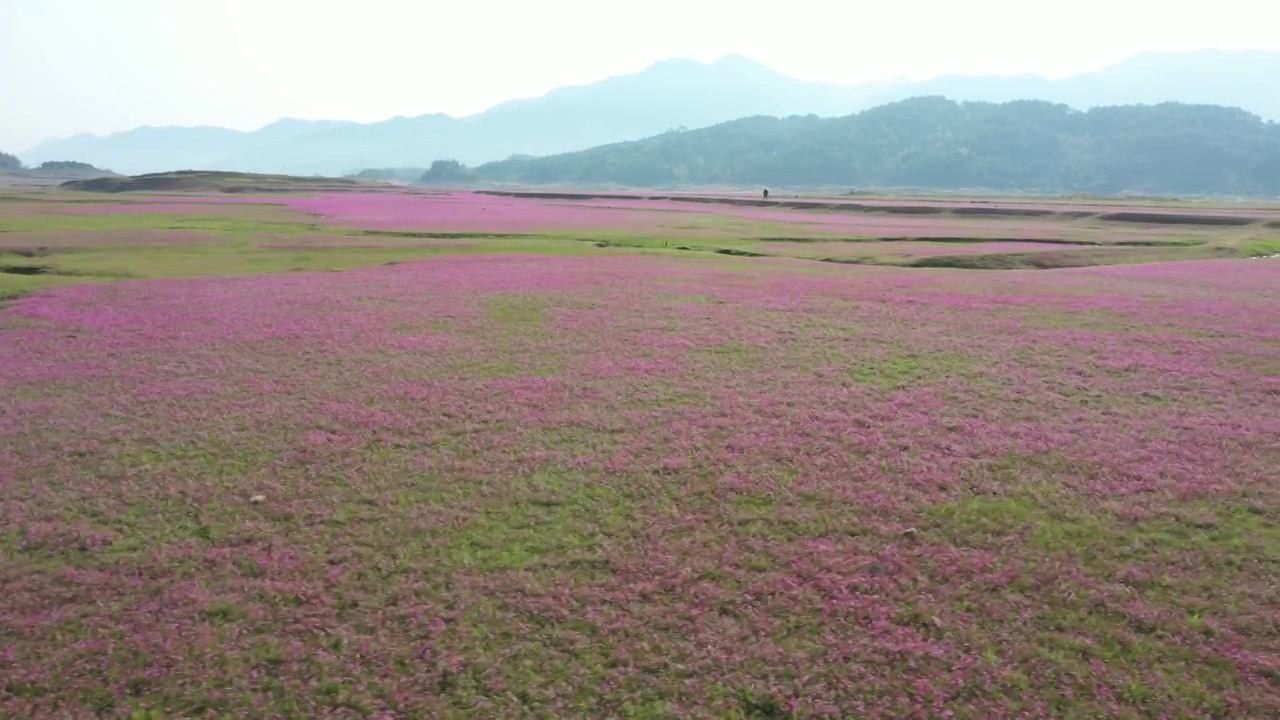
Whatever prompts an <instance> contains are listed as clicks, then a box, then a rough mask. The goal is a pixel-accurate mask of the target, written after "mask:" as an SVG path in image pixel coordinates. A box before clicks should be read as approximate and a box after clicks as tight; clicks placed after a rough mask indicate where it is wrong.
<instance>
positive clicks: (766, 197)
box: [764, 188, 769, 200]
mask: <svg viewBox="0 0 1280 720" xmlns="http://www.w3.org/2000/svg"><path fill="white" fill-rule="evenodd" d="M764 199H765V200H768V199H769V188H765V189H764Z"/></svg>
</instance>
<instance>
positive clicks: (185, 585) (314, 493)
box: [0, 194, 1280, 720]
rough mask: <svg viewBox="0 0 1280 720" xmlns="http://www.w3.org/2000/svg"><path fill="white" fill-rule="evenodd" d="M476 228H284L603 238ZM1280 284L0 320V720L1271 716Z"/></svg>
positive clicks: (321, 275) (396, 213)
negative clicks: (479, 231)
mask: <svg viewBox="0 0 1280 720" xmlns="http://www.w3.org/2000/svg"><path fill="white" fill-rule="evenodd" d="M485 202H490V201H489V200H486V201H485ZM491 202H492V204H488V205H483V206H482V209H480V210H477V209H476V207H475V204H476V201H474V200H473V199H467V200H458V201H456V202H454V201H452V200H450V201H442V200H433V201H428V200H424V199H422V198H419V197H414V196H408V195H404V196H397V195H381V196H375V195H368V196H361V195H356V194H346V195H341V194H335V195H325V196H319V197H316V198H302V199H290V200H289V203H290V204H291V205H292V206H293V207H295V208H298V209H301V210H305V211H306V212H312V213H318V214H322V215H325V216H327V217H326V219H332V221H333V222H334V223H352V224H354V226H358V227H361V228H370V229H378V228H398V227H401V226H404V225H412V226H414V227H419V226H421V224H422V223H423V220H422V217H423V216H421V215H419V213H420V212H428V213H436V214H435V215H430V217H431V220H430V223H429V225H430V227H431V229H440V230H445V229H453V230H461V229H472V230H475V229H477V228H480V227H482V228H483V229H484V230H485V231H487V232H518V231H525V230H529V229H530V228H551V227H555V228H557V229H560V230H577V229H582V228H590V227H593V224H594V223H596V222H597V221H600V222H603V220H599V217H600V216H597V215H594V214H593V213H594V212H595V211H593V210H591V209H590V208H588V207H577V206H560V205H552V204H547V203H544V204H540V205H537V206H536V207H535V206H531V205H526V204H523V203H521V202H516V201H515V200H514V199H511V198H493V199H492V200H491ZM424 203H425V204H424ZM449 203H453V204H452V205H451V204H449ZM608 212H609V213H611V214H610V215H609V216H608V217H610V218H613V219H611V220H609V222H615V220H616V219H617V218H618V217H619V215H618V212H620V211H618V210H616V209H611V210H609V211H608ZM628 212H631V211H628ZM661 212H665V210H661V209H658V210H647V211H642V210H635V211H634V213H635V214H634V215H633V216H629V217H634V218H637V219H636V220H635V222H637V223H639V222H643V221H642V220H639V219H638V218H640V217H641V216H642V215H644V214H645V213H650V214H652V213H661ZM478 213H485V214H486V215H485V220H484V222H483V223H482V224H477V223H479V221H478V220H477V219H476V218H477V217H478ZM540 213H541V214H540ZM918 220H919V219H915V220H913V221H918ZM280 242H303V241H301V240H298V241H288V240H282V241H280ZM1001 249H1002V250H1004V249H1007V246H1002V247H1001ZM1278 267H1280V266H1277V265H1276V264H1275V262H1274V261H1268V260H1261V261H1248V260H1215V261H1187V262H1177V263H1167V264H1148V265H1131V266H1111V267H1102V268H1084V269H1074V270H1054V271H1003V272H973V271H946V270H942V271H939V270H915V269H903V268H891V267H873V266H854V265H835V264H823V263H815V262H806V261H801V260H788V259H781V258H726V257H722V256H706V255H704V256H700V257H699V258H698V259H691V258H689V257H677V256H674V255H671V256H625V255H586V256H565V257H554V256H540V255H535V254H525V255H507V254H489V255H467V256H444V257H435V258H430V259H423V260H417V261H413V262H405V263H402V264H397V265H393V266H374V267H367V268H363V269H355V270H347V271H344V272H294V273H267V274H255V275H245V276H239V277H234V276H221V277H206V278H192V279H161V280H137V281H126V282H119V283H111V284H83V285H73V286H67V287H57V288H52V289H45V290H42V291H40V292H38V293H36V294H33V295H29V296H27V297H24V298H21V299H18V300H16V301H15V302H13V303H11V304H10V305H8V306H7V307H5V308H3V309H0V387H3V388H5V392H4V393H3V394H0V558H2V559H3V562H2V563H0V597H2V598H3V601H2V602H0V717H4V718H145V719H146V720H151V719H152V718H179V717H180V718H376V719H378V720H391V719H393V718H394V719H401V718H404V719H408V718H523V717H528V718H708V719H710V718H730V719H739V720H746V719H755V718H806V719H807V718H922V719H923V718H975V719H981V720H995V719H997V718H1028V719H1030V718H1037V719H1038V718H1081V719H1084V718H1274V717H1276V716H1277V715H1278V714H1280V589H1278V586H1277V582H1276V580H1277V577H1280V485H1277V482H1276V478H1277V472H1276V471H1277V468H1278V467H1280V446H1278V445H1277V441H1276V439H1277V437H1280V380H1278V377H1280V367H1278V366H1277V357H1280V324H1278V323H1277V316H1278V315H1277V312H1278V311H1280V272H1278V271H1277V268H1278Z"/></svg>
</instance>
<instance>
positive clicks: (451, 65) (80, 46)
mask: <svg viewBox="0 0 1280 720" xmlns="http://www.w3.org/2000/svg"><path fill="white" fill-rule="evenodd" d="M1182 7H1186V8H1188V9H1185V10H1184V9H1181V8H1182ZM1277 20H1280V7H1276V6H1274V0H1216V1H1215V2H1213V3H1195V4H1186V5H1181V6H1179V5H1178V4H1176V3H1172V2H1168V0H1153V1H1148V0H1074V2H1068V3H1064V2H1053V3H1039V2H1028V1H1027V0H969V1H968V2H964V3H959V2H954V0H939V1H937V2H934V1H932V0H900V1H899V2H896V3H888V2H884V0H873V1H872V2H863V3H860V2H856V1H855V0H773V2H758V1H754V0H738V1H737V2H728V1H721V0H628V2H625V3H618V2H609V1H608V0H541V1H538V0H517V1H513V2H496V1H493V0H443V1H441V0H0V149H7V150H9V151H10V152H13V151H20V150H25V149H27V148H28V147H29V146H31V145H33V144H35V143H36V142H37V141H39V140H41V139H43V138H45V137H49V136H58V137H61V136H68V135H73V134H76V133H79V132H95V133H106V132H112V131H116V130H123V129H128V128H131V127H136V126H138V125H198V124H206V125H223V126H226V127H234V128H240V129H252V128H256V127H260V126H262V125H264V124H266V123H269V122H271V121H273V120H276V119H278V118H280V117H282V116H284V117H301V118H337V119H348V120H359V121H373V120H381V119H385V118H388V117H393V116H396V115H420V114H423V113H429V112H445V113H449V114H452V115H460V114H468V113H473V112H478V111H481V110H484V109H485V108H487V107H490V106H492V105H494V104H496V103H498V102H501V101H503V100H508V99H511V98H516V97H529V96H535V95H541V94H542V93H544V92H546V91H547V90H550V89H552V88H554V87H558V86H561V85H567V84H581V83H587V82H591V81H594V80H599V79H602V78H605V77H609V76H612V75H619V74H623V73H628V72H634V71H637V70H640V69H642V68H644V67H645V66H647V65H648V64H650V63H652V62H654V61H656V60H661V59H664V58H669V57H687V58H693V59H697V60H703V61H711V60H715V59H717V58H719V57H722V56H724V55H726V54H729V53H737V54H742V55H746V56H748V57H750V58H753V59H755V60H757V61H759V62H762V63H764V64H766V65H769V66H771V67H773V68H775V69H777V70H780V71H782V72H784V73H787V74H789V75H793V76H795V77H799V78H804V79H809V80H828V81H836V82H856V81H860V80H873V79H892V78H902V77H907V78H914V79H922V78H926V77H931V76H935V75H941V74H952V73H958V74H987V73H991V74H1020V73H1027V72H1036V73H1041V74H1045V75H1049V76H1053V77H1060V76H1064V75H1069V74H1073V73H1076V72H1081V71H1087V70H1093V69H1097V68H1099V67H1102V66H1104V65H1107V64H1109V63H1112V62H1116V61H1118V60H1121V59H1123V58H1124V57H1126V56H1129V55H1132V54H1134V53H1136V52H1139V51H1142V50H1190V49H1198V48H1207V47H1220V48H1253V49H1280V32H1277V31H1276V27H1277V23H1276V21H1277Z"/></svg>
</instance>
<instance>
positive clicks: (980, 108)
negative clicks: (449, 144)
mask: <svg viewBox="0 0 1280 720" xmlns="http://www.w3.org/2000/svg"><path fill="white" fill-rule="evenodd" d="M477 174H478V175H479V176H480V177H481V178H482V179H483V180H485V181H490V182H505V183H530V184H538V183H560V184H603V183H617V184H622V185H631V186H670V185H711V184H739V185H741V184H760V185H783V186H821V185H826V186H831V185H839V186H854V187H858V186H863V187H886V188H894V187H896V188H907V187H910V188H927V189H959V188H985V189H991V190H1028V191H1037V192H1054V193H1061V192H1090V193H1118V192H1126V191H1127V192H1156V193H1174V194H1230V193H1244V194H1266V195H1272V194H1280V125H1277V124H1276V123H1274V122H1265V121H1263V120H1262V119H1260V118H1259V117H1257V116H1255V115H1252V114H1250V113H1248V112H1245V111H1243V110H1239V109H1234V108H1225V107H1217V106H1211V105H1185V104H1179V103H1163V104H1159V105H1151V106H1121V107H1102V108H1094V109H1092V110H1088V111H1077V110H1073V109H1071V108H1070V107H1068V106H1066V105H1057V104H1053V103H1048V102H1040V101H1014V102H1009V103H1003V104H993V103H986V102H964V103H960V102H954V101H951V100H947V99H944V98H941V97H922V98H913V99H910V100H904V101H901V102H897V103H892V104H889V105H884V106H881V107H878V108H874V109H871V110H866V111H864V112H861V113H858V114H855V115H849V116H847V117H842V118H835V119H823V118H819V117H816V116H803V117H800V116H793V117H789V118H785V119H779V118H772V117H751V118H744V119H741V120H735V121H732V122H727V123H723V124H720V125H715V126H712V127H708V128H703V129H700V130H693V131H682V132H669V133H665V134H662V135H658V136H655V137H651V138H648V139H645V140H640V141H636V142H627V143H619V144H614V145H606V146H602V147H597V148H593V149H590V150H585V151H581V152H575V153H567V154H562V155H555V156H550V157H544V158H531V159H529V158H526V159H512V160H506V161H501V162H495V163H489V164H486V165H482V166H480V167H479V168H477Z"/></svg>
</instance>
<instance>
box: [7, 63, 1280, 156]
mask: <svg viewBox="0 0 1280 720" xmlns="http://www.w3.org/2000/svg"><path fill="white" fill-rule="evenodd" d="M1275 77H1280V51H1223V50H1205V51H1195V52H1184V53H1144V54H1141V55H1138V56H1135V57H1133V58H1131V59H1129V60H1126V61H1124V62H1121V63H1118V64H1116V65H1113V66H1111V67H1108V68H1105V69H1103V70H1100V71H1097V72H1093V73H1085V74H1081V75H1076V76H1073V77H1070V78H1066V79H1063V80H1051V79H1047V78H1043V77H1039V76H1017V77H992V76H986V77H960V76H955V77H940V78H935V79H932V80H926V81H923V82H880V83H864V84H857V85H837V84H831V83H820V82H810V81H804V80H797V79H795V78H791V77H788V76H786V75H783V74H781V73H778V72H776V71H774V70H772V69H770V68H768V67H765V66H763V65H761V64H759V63H756V62H754V61H752V60H749V59H747V58H743V57H740V56H729V57H726V58H724V59H722V60H719V61H717V62H714V63H700V62H694V61H691V60H679V59H675V60H664V61H661V62H658V63H655V64H653V65H651V66H649V67H648V68H646V69H645V70H643V71H641V72H638V73H633V74H630V75H622V76H618V77H613V78H608V79H606V80H602V81H600V82H596V83H592V84H589V85H579V86H571V87H563V88H558V89H556V90H552V91H551V92H549V93H547V94H546V95H544V96H542V97H538V98H529V99H521V100H512V101H509V102H505V103H502V104H500V105H497V106H495V107H493V108H491V109H489V110H487V111H485V112H482V113H479V114H476V115H470V116H467V117H461V118H454V117H450V116H448V115H443V114H438V113H437V114H429V115H421V116H418V117H397V118H392V119H390V120H385V121H382V122H376V123H357V122H350V121H338V120H316V121H313V120H298V119H289V118H286V119H282V120H279V121H277V122H274V123H272V124H270V125H267V126H265V127H263V128H261V129H259V130H255V131H249V132H244V131H238V130H230V129H226V128H218V127H207V126H205V127H162V128H157V127H142V128H136V129H134V130H128V131H125V132H120V133H115V134H112V135H108V136H105V137H98V136H94V135H79V136H75V137H72V138H67V139H61V140H48V141H45V142H43V143H40V144H39V145H37V146H36V147H34V148H32V149H31V150H30V151H28V152H26V153H22V154H21V157H22V159H23V160H24V161H25V162H27V163H28V164H38V163H41V162H44V161H47V160H77V161H83V162H89V163H92V164H94V165H96V166H98V167H106V168H110V169H112V170H115V171H116V172H123V173H128V174H138V173H144V172H161V171H166V170H186V169H196V170H200V169H218V170H233V171H243V172H271V173H294V174H313V173H315V174H329V175H334V174H341V173H345V172H349V171H353V170H360V169H363V168H376V167H406V166H423V167H425V166H427V165H429V164H430V163H431V161H433V160H436V159H440V158H453V159H457V160H460V161H462V162H463V163H466V164H469V165H476V164H481V163H485V162H490V161H495V160H501V159H504V158H507V157H510V156H512V155H550V154H557V153H563V152H570V151H575V150H582V149H586V148H590V147H594V146H597V145H603V144H609V143H616V142H621V141H628V140H636V139H639V138H645V137H650V136H653V135H658V134H661V133H663V132H665V131H667V130H670V129H673V128H678V127H688V128H699V127H706V126H710V125H715V124H718V123H723V122H726V121H729V120H734V119H738V118H743V117H751V116H759V115H769V116H777V117H787V116H791V115H819V116H824V117H832V116H843V115H848V114H850V113H854V112H858V111H860V110H864V109H866V108H869V107H873V106H876V105H881V104H884V103H887V102H892V101H895V100H901V99H906V98H910V97H915V96H922V95H941V96H945V97H948V98H952V99H956V100H985V101H994V102H1000V101H1007V100H1017V99H1037V100H1048V101H1052V102H1058V103H1065V104H1068V105H1071V106H1072V107H1076V108H1079V109H1087V108H1090V107H1096V106H1100V105H1125V104H1134V103H1144V104H1154V103H1158V102H1164V101H1181V102H1187V103H1206V104H1214V105H1224V106H1231V107H1239V108H1243V109H1245V110H1247V111H1249V112H1252V113H1254V114H1257V115H1260V116H1262V117H1263V118H1266V119H1280V93H1268V92H1264V91H1260V90H1258V88H1265V87H1268V86H1269V85H1268V82H1269V79H1270V78H1275Z"/></svg>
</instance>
